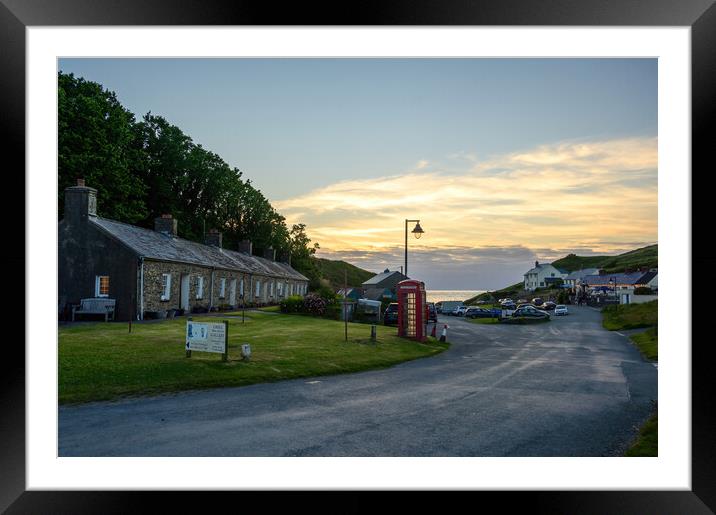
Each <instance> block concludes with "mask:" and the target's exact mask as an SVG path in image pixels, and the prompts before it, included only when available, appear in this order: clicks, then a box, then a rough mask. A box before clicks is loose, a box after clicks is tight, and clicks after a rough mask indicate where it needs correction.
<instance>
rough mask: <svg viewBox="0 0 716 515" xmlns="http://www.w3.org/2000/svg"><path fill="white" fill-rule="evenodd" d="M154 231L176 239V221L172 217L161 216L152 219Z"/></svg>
mask: <svg viewBox="0 0 716 515" xmlns="http://www.w3.org/2000/svg"><path fill="white" fill-rule="evenodd" d="M154 230H155V231H157V232H160V233H162V234H165V235H167V236H172V237H176V235H177V221H176V220H175V219H174V218H173V217H172V215H168V214H165V215H162V216H160V217H158V218H155V219H154Z"/></svg>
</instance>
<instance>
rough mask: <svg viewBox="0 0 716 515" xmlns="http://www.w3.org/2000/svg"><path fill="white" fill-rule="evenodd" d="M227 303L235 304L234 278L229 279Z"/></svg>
mask: <svg viewBox="0 0 716 515" xmlns="http://www.w3.org/2000/svg"><path fill="white" fill-rule="evenodd" d="M229 304H231V305H232V306H236V279H232V280H231V286H230V287H229Z"/></svg>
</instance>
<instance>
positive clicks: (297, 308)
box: [279, 294, 310, 313]
mask: <svg viewBox="0 0 716 515" xmlns="http://www.w3.org/2000/svg"><path fill="white" fill-rule="evenodd" d="M309 295H310V294H309ZM279 309H280V310H281V313H302V312H303V310H304V308H303V297H301V296H300V295H291V296H290V297H286V298H285V299H283V300H281V302H280V303H279Z"/></svg>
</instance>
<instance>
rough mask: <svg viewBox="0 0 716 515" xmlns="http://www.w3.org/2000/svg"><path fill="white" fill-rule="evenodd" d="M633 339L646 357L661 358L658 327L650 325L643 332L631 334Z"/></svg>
mask: <svg viewBox="0 0 716 515" xmlns="http://www.w3.org/2000/svg"><path fill="white" fill-rule="evenodd" d="M631 341H633V342H634V344H635V345H636V346H637V348H638V349H639V350H640V351H641V353H642V354H643V355H644V357H645V358H646V359H649V360H652V361H656V360H658V359H659V334H658V332H657V329H656V327H650V328H649V329H647V330H646V331H644V332H643V333H638V334H633V335H631Z"/></svg>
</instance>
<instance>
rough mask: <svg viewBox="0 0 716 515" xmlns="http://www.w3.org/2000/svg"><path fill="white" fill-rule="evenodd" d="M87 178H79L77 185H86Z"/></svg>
mask: <svg viewBox="0 0 716 515" xmlns="http://www.w3.org/2000/svg"><path fill="white" fill-rule="evenodd" d="M84 185H85V180H84V179H77V186H84Z"/></svg>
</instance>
